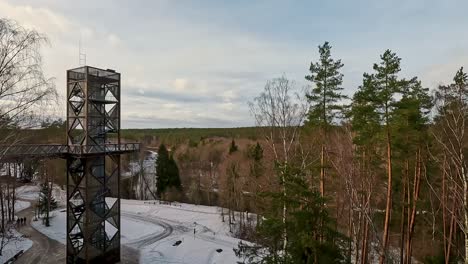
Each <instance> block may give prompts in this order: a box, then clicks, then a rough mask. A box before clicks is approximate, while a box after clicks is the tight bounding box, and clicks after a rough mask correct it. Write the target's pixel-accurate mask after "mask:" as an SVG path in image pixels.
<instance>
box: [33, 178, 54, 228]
mask: <svg viewBox="0 0 468 264" xmlns="http://www.w3.org/2000/svg"><path fill="white" fill-rule="evenodd" d="M49 197H50V201H49ZM37 206H38V208H39V213H40V214H45V218H44V221H45V225H46V226H49V225H50V223H49V213H50V211H53V210H55V209H57V201H56V200H55V198H54V197H53V196H52V190H51V189H50V186H49V184H48V183H43V184H41V192H40V193H39V201H38V204H37Z"/></svg>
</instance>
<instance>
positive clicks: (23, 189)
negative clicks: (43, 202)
mask: <svg viewBox="0 0 468 264" xmlns="http://www.w3.org/2000/svg"><path fill="white" fill-rule="evenodd" d="M40 190H41V186H40V185H31V184H28V185H23V186H20V187H17V188H16V196H17V197H18V198H19V199H24V200H31V201H33V200H34V201H37V200H38V199H39V192H40ZM52 196H53V197H54V199H55V200H56V201H57V203H58V204H59V205H62V206H65V205H66V201H67V191H66V190H62V188H60V187H59V186H58V185H56V184H54V187H53V188H52Z"/></svg>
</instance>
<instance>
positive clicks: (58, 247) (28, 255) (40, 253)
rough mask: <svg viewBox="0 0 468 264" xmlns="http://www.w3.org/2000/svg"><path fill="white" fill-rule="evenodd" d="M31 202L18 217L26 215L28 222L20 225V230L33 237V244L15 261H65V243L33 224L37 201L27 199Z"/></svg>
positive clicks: (22, 262)
mask: <svg viewBox="0 0 468 264" xmlns="http://www.w3.org/2000/svg"><path fill="white" fill-rule="evenodd" d="M25 201H28V202H30V203H31V207H29V208H26V209H24V210H22V211H20V212H19V213H18V214H17V215H18V217H26V220H27V224H25V225H22V226H20V227H19V229H18V231H19V232H20V233H22V234H23V235H25V236H26V237H28V238H29V239H31V240H32V241H33V245H32V247H31V248H30V249H28V250H27V251H26V252H25V253H24V254H23V255H22V256H21V257H20V258H19V259H18V260H17V261H16V262H15V263H18V264H35V263H44V264H48V263H50V264H52V263H65V245H63V244H61V243H59V242H58V241H55V240H53V239H50V238H48V237H47V236H45V235H43V234H42V233H40V232H39V231H37V230H36V229H34V228H33V227H32V226H31V223H30V222H31V219H33V217H34V207H35V202H34V201H31V200H25Z"/></svg>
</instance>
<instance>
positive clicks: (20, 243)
mask: <svg viewBox="0 0 468 264" xmlns="http://www.w3.org/2000/svg"><path fill="white" fill-rule="evenodd" d="M9 236H11V237H10V240H9V241H8V242H7V244H6V245H5V247H4V248H3V251H2V255H1V256H0V263H5V262H6V261H8V260H9V259H10V258H12V257H13V256H15V255H16V254H17V253H18V252H20V251H21V250H23V252H24V251H26V250H28V249H29V248H30V247H32V244H33V242H32V241H31V240H29V239H27V238H24V237H21V236H22V235H21V234H20V233H18V232H17V231H16V230H14V229H13V230H12V232H11V233H10V235H9Z"/></svg>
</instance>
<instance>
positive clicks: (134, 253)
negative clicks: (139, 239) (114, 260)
mask: <svg viewBox="0 0 468 264" xmlns="http://www.w3.org/2000/svg"><path fill="white" fill-rule="evenodd" d="M25 201H28V202H30V203H31V207H29V208H26V209H24V210H22V211H20V212H19V213H18V214H17V215H18V217H26V219H27V224H26V225H23V226H20V228H19V229H18V231H19V232H20V233H22V234H24V235H25V236H26V237H28V238H29V239H31V240H32V241H33V245H32V247H31V248H30V249H28V250H27V251H26V252H25V253H24V254H23V255H21V256H20V257H19V258H18V260H17V261H16V262H15V264H36V263H41V264H43V263H44V264H56V263H65V261H66V256H65V254H66V247H65V245H63V244H62V243H60V242H58V241H56V240H53V239H50V238H49V237H47V236H45V235H44V234H42V233H41V232H39V231H37V230H36V229H34V228H33V227H32V226H31V219H33V217H34V209H33V208H34V207H35V202H34V201H31V200H25ZM121 258H122V261H121V262H120V263H122V264H136V263H138V262H139V258H140V255H139V252H138V250H137V249H134V248H130V247H127V246H122V247H121Z"/></svg>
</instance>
